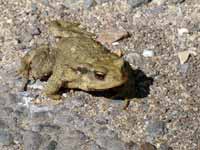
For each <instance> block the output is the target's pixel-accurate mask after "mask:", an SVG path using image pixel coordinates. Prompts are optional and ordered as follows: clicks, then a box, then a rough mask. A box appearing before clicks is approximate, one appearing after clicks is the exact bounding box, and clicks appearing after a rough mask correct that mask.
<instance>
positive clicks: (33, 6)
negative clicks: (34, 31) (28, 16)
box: [31, 3, 38, 13]
mask: <svg viewBox="0 0 200 150" xmlns="http://www.w3.org/2000/svg"><path fill="white" fill-rule="evenodd" d="M37 9H38V7H37V4H36V3H33V4H32V5H31V10H32V13H36V11H37Z"/></svg>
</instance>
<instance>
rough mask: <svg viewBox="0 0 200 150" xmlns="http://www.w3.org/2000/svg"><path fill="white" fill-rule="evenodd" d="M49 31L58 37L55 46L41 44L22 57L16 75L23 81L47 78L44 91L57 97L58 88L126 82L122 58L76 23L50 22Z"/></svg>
mask: <svg viewBox="0 0 200 150" xmlns="http://www.w3.org/2000/svg"><path fill="white" fill-rule="evenodd" d="M49 31H50V32H51V33H52V34H53V35H54V36H55V37H58V38H60V40H59V41H58V42H57V43H56V46H49V45H42V46H41V47H39V48H36V49H32V50H31V51H29V52H27V53H26V55H25V56H24V57H23V58H22V59H21V68H20V69H19V74H21V75H22V76H23V77H24V78H25V79H26V83H27V81H28V80H30V79H34V80H36V79H43V78H44V77H49V78H48V80H47V84H46V85H45V87H44V93H45V95H47V96H49V97H51V98H53V99H59V98H60V95H59V94H58V92H59V90H60V88H72V89H81V90H85V91H98V90H106V89H110V88H113V87H117V86H120V85H122V84H124V83H125V82H126V81H127V78H128V72H127V70H126V68H125V62H124V60H123V59H122V58H120V57H119V56H117V55H116V54H113V53H111V52H110V51H109V50H108V49H107V48H105V47H104V46H103V45H102V44H100V43H99V42H97V41H95V40H94V38H93V34H92V33H90V32H87V31H86V30H85V29H83V28H81V27H80V26H79V24H78V23H72V22H64V21H52V22H51V23H50V24H49Z"/></svg>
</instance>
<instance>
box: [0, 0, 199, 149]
mask: <svg viewBox="0 0 200 150" xmlns="http://www.w3.org/2000/svg"><path fill="white" fill-rule="evenodd" d="M198 4H199V0H190V1H184V0H173V1H166V0H152V1H149V0H128V1H121V0H76V1H72V0H42V1H41V2H38V1H36V0H31V1H25V0H18V1H14V0H9V1H1V2H0V27H1V30H0V83H1V84H0V89H1V90H0V114H1V115H0V149H1V150H20V149H25V150H26V149H27V150H30V149H32V150H34V149H35V150H68V149H69V150H73V149H80V150H84V149H89V150H90V149H91V150H111V149H113V150H118V149H120V150H123V149H125V150H129V149H130V150H146V149H148V150H150V149H152V150H154V149H158V150H180V149H181V150H195V149H198V146H199V145H198V144H199V143H200V140H199V139H200V137H199V135H200V130H199V125H200V115H199V114H200V102H199V98H200V94H199V93H200V79H199V74H200V63H199V62H200V52H199V49H200V44H199V37H200V32H199V31H200V26H199V22H200V14H199V12H200V11H199V10H200V7H199V5H198ZM130 10H131V11H130ZM56 19H62V20H72V21H75V22H80V23H81V24H82V25H83V26H85V27H86V28H87V30H88V31H91V32H93V33H95V34H96V35H98V34H99V33H100V32H103V31H106V29H108V28H110V27H111V28H115V29H125V30H126V31H127V32H128V33H129V34H130V36H129V37H126V38H124V39H120V40H119V41H117V44H110V45H109V44H107V45H105V46H106V47H108V48H109V49H110V50H111V51H119V50H121V51H122V54H123V58H124V59H125V60H126V61H127V62H128V63H130V65H131V67H132V68H133V69H134V74H133V76H134V77H135V81H136V83H135V85H136V88H135V89H136V96H135V97H131V101H130V104H129V106H128V108H127V109H126V110H123V109H122V108H123V106H124V103H123V101H122V99H118V101H116V100H111V98H110V97H106V96H105V95H103V94H102V93H87V92H84V91H79V90H78V91H77V90H75V91H70V90H67V91H66V92H64V93H63V96H64V98H63V100H62V101H53V100H51V99H48V98H46V97H44V96H42V89H43V86H44V85H45V82H44V81H39V80H38V81H37V82H36V83H33V84H29V85H28V88H27V91H22V89H21V88H22V79H20V77H19V76H17V75H16V70H17V69H18V68H19V66H20V58H21V57H22V56H24V55H25V53H26V52H27V51H29V50H31V49H32V48H36V47H38V46H40V45H41V44H54V40H55V39H54V38H53V37H52V36H51V35H49V33H48V27H47V25H48V23H49V22H50V20H56ZM144 50H150V51H151V52H148V56H149V54H150V57H143V52H144ZM183 51H192V52H194V53H195V55H189V57H188V58H187V61H186V62H184V63H183V64H180V60H179V58H178V55H177V54H179V53H180V52H183ZM152 52H153V54H152Z"/></svg>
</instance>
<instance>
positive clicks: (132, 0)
mask: <svg viewBox="0 0 200 150" xmlns="http://www.w3.org/2000/svg"><path fill="white" fill-rule="evenodd" d="M150 1H151V0H128V4H129V6H130V8H135V7H138V6H140V5H142V4H145V3H148V2H150Z"/></svg>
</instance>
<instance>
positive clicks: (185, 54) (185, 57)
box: [178, 50, 197, 64]
mask: <svg viewBox="0 0 200 150" xmlns="http://www.w3.org/2000/svg"><path fill="white" fill-rule="evenodd" d="M191 54H192V55H194V56H196V55H197V53H196V52H195V51H192V50H187V51H182V52H178V58H179V60H180V64H184V63H185V62H187V60H188V58H189V56H190V55H191Z"/></svg>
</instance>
